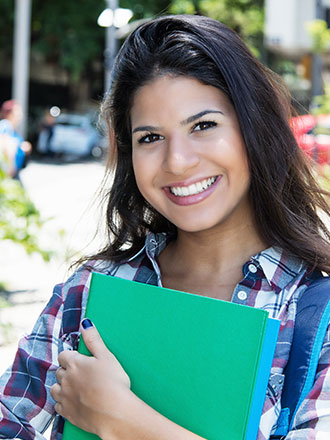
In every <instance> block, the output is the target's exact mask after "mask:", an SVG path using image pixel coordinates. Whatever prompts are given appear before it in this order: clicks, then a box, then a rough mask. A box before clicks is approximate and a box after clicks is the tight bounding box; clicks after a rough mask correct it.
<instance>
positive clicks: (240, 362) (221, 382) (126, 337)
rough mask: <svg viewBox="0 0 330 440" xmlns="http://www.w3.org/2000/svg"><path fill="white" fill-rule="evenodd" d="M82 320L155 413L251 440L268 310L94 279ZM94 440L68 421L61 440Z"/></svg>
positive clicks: (268, 354)
mask: <svg viewBox="0 0 330 440" xmlns="http://www.w3.org/2000/svg"><path fill="white" fill-rule="evenodd" d="M86 317H88V318H90V319H91V320H92V321H93V323H94V324H95V326H96V327H97V329H98V330H99V332H100V334H101V336H102V338H103V340H104V342H105V344H106V345H107V347H108V348H109V349H110V350H111V351H112V353H114V355H115V356H116V357H117V359H118V360H119V362H120V363H121V365H122V366H123V368H124V369H125V371H126V372H127V374H128V376H129V377H130V379H131V389H132V391H133V392H134V393H135V394H136V395H137V396H138V397H140V398H141V399H142V400H143V401H145V402H146V403H147V404H149V405H150V406H151V407H152V408H154V409H155V410H157V411H158V412H160V413H161V414H163V415H164V416H165V417H167V418H168V419H170V420H172V421H173V422H175V423H177V424H178V425H181V426H183V427H185V428H186V429H188V430H190V431H192V432H194V433H195V434H198V435H200V436H201V437H204V438H206V439H208V440H221V439H226V440H227V439H230V440H255V439H256V436H257V431H258V426H259V423H260V417H261V412H262V407H263V402H264V400H265V395H266V389H267V383H268V378H269V374H270V368H271V364H272V359H273V356H274V350H275V346H276V341H277V336H278V330H279V324H280V322H279V321H277V320H274V319H271V318H269V317H268V312H267V311H265V310H260V309H255V308H252V307H247V306H243V305H238V304H233V303H229V302H226V301H220V300H217V299H213V298H207V297H204V296H199V295H193V294H190V293H185V292H180V291H175V290H171V289H166V288H161V287H157V286H151V285H148V284H142V283H138V282H134V281H128V280H124V279H121V278H115V277H110V276H107V275H103V274H97V273H94V274H93V275H92V280H91V286H90V291H89V297H88V301H87V309H86ZM79 352H80V353H83V354H90V353H89V352H88V350H87V349H86V346H85V344H84V343H83V340H81V341H80V344H79ZM93 439H94V440H96V439H98V437H97V436H96V435H94V434H90V433H87V432H85V431H83V430H81V429H79V428H77V427H75V426H74V425H72V424H71V423H69V422H68V421H66V422H65V427H64V435H63V440H93Z"/></svg>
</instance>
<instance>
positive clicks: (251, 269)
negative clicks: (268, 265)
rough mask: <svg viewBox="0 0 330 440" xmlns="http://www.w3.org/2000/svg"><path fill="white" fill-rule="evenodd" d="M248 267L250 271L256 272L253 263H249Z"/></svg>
mask: <svg viewBox="0 0 330 440" xmlns="http://www.w3.org/2000/svg"><path fill="white" fill-rule="evenodd" d="M248 269H249V271H250V272H251V273H256V272H257V270H258V269H257V268H256V266H255V265H254V264H249V266H248Z"/></svg>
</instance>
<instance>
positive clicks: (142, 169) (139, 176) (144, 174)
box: [132, 151, 150, 196]
mask: <svg viewBox="0 0 330 440" xmlns="http://www.w3.org/2000/svg"><path fill="white" fill-rule="evenodd" d="M132 161H133V170H134V175H135V181H136V184H137V186H138V188H139V190H140V192H141V194H142V195H143V196H144V195H145V191H146V190H147V188H148V186H149V185H150V183H149V180H150V170H149V169H148V162H147V160H146V158H145V157H143V155H141V154H138V153H134V151H133V155H132ZM148 183H149V185H148Z"/></svg>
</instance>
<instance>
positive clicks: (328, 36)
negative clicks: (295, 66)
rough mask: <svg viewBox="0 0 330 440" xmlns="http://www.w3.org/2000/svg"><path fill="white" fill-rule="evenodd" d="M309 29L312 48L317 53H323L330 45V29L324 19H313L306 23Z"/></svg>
mask: <svg viewBox="0 0 330 440" xmlns="http://www.w3.org/2000/svg"><path fill="white" fill-rule="evenodd" d="M306 27H307V31H308V33H309V35H310V37H311V39H312V50H313V52H314V53H315V54H322V53H324V52H326V51H327V50H328V49H329V47H330V29H328V25H327V23H326V21H324V20H313V21H310V22H308V23H307V24H306Z"/></svg>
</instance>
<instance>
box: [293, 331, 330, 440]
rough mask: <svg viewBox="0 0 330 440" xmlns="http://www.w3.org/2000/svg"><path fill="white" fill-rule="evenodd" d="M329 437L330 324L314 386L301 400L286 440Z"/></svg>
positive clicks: (311, 439) (314, 439)
mask: <svg viewBox="0 0 330 440" xmlns="http://www.w3.org/2000/svg"><path fill="white" fill-rule="evenodd" d="M329 438H330V325H329V327H328V330H327V333H326V336H325V339H324V343H323V347H322V350H321V354H320V359H319V362H318V368H317V372H316V378H315V382H314V386H313V388H312V389H311V391H310V392H309V394H308V395H307V396H306V399H305V400H304V401H303V402H302V404H301V406H300V408H299V409H298V411H297V414H296V417H295V419H294V423H293V430H292V431H291V432H289V434H288V435H287V436H286V440H325V439H329Z"/></svg>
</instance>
